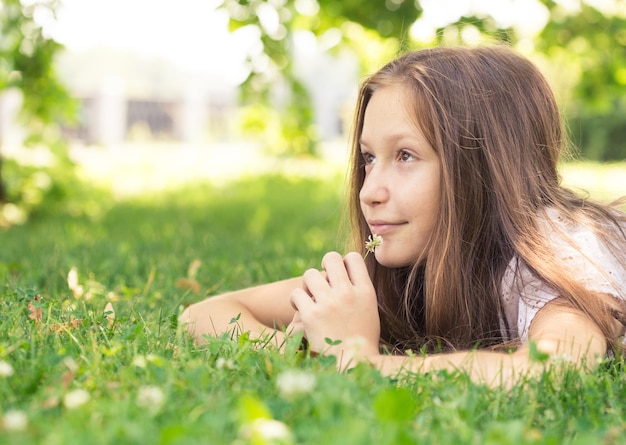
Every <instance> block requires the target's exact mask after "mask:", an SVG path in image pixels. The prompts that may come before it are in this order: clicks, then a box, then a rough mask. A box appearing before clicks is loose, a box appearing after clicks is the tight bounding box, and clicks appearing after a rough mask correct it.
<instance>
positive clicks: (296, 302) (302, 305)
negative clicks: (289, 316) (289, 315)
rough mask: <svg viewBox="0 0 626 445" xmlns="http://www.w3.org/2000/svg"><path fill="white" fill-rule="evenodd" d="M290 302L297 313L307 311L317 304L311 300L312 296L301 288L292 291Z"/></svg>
mask: <svg viewBox="0 0 626 445" xmlns="http://www.w3.org/2000/svg"><path fill="white" fill-rule="evenodd" d="M290 301H291V306H292V307H293V308H294V309H295V310H296V311H302V310H307V309H309V308H310V307H311V306H312V305H314V304H315V302H314V301H313V300H312V299H311V296H310V295H309V294H308V293H307V292H305V291H304V289H302V288H300V287H298V288H296V289H294V290H293V291H291V296H290ZM296 313H298V312H296Z"/></svg>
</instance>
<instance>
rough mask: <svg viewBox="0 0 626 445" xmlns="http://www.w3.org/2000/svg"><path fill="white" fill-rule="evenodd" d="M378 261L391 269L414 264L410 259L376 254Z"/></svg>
mask: <svg viewBox="0 0 626 445" xmlns="http://www.w3.org/2000/svg"><path fill="white" fill-rule="evenodd" d="M376 261H378V264H380V265H381V266H384V267H388V268H390V269H398V268H400V267H406V266H409V265H411V264H413V262H412V261H410V260H404V259H401V258H393V257H390V256H388V255H382V254H381V255H376Z"/></svg>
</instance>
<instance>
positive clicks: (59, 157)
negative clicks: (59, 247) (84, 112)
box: [0, 0, 75, 227]
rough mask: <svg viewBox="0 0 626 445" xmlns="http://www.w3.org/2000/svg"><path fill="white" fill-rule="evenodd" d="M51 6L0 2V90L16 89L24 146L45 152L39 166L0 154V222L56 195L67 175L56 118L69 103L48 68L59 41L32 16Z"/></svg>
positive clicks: (49, 2) (46, 13)
mask: <svg viewBox="0 0 626 445" xmlns="http://www.w3.org/2000/svg"><path fill="white" fill-rule="evenodd" d="M57 7H58V1H56V0H45V1H29V2H22V1H20V0H3V2H2V4H1V5H0V94H2V93H5V92H7V91H9V90H18V91H19V92H20V93H21V97H22V103H21V109H20V112H19V116H18V119H19V121H20V122H21V123H22V124H23V127H24V129H25V130H26V132H27V133H26V138H25V140H24V146H25V147H30V148H32V149H37V150H39V151H42V152H44V153H47V154H46V155H45V156H46V157H47V159H48V162H46V163H45V165H41V164H37V163H35V164H33V165H21V164H19V163H17V162H16V161H14V160H6V159H3V158H1V157H0V227H2V226H6V225H11V224H15V223H20V222H23V221H24V220H25V219H26V218H27V216H28V214H29V213H30V212H31V211H32V210H33V209H34V208H35V207H36V206H37V205H39V204H40V203H41V202H43V201H44V198H46V197H48V198H53V197H55V198H61V199H62V197H63V196H65V195H66V192H67V190H65V191H63V189H64V186H63V185H62V184H63V183H64V182H67V181H68V180H70V178H71V177H72V171H73V169H72V163H71V162H70V160H69V158H68V157H67V148H66V146H65V144H64V143H63V141H62V138H61V134H60V132H59V129H58V123H59V122H60V121H63V120H70V119H71V118H72V117H73V116H74V111H75V104H74V102H73V101H72V100H71V99H70V96H69V94H68V93H67V91H66V89H65V88H64V86H63V85H62V84H61V83H60V81H59V79H58V77H57V75H56V73H55V70H54V58H55V56H56V54H57V53H58V52H59V51H60V50H61V49H62V46H61V45H60V44H59V43H57V42H55V41H54V40H53V39H51V38H50V37H48V36H47V35H46V34H45V32H44V30H43V29H42V26H41V24H40V23H39V20H38V19H37V17H40V18H41V17H50V16H52V17H54V11H55V8H57ZM2 137H3V135H2V134H0V147H1V146H2ZM5 167H8V171H7V170H6V168H5Z"/></svg>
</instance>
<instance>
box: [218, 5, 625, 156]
mask: <svg viewBox="0 0 626 445" xmlns="http://www.w3.org/2000/svg"><path fill="white" fill-rule="evenodd" d="M539 1H540V2H541V4H542V5H543V6H544V7H545V8H546V9H547V12H548V14H549V21H548V23H547V24H546V26H545V28H544V29H543V30H541V31H540V32H539V34H538V35H536V36H534V38H533V42H532V46H533V47H534V51H531V52H534V54H529V55H530V56H533V55H534V56H536V57H539V56H540V55H542V54H543V55H545V57H546V58H547V59H548V60H547V63H548V64H549V65H551V70H553V71H554V72H555V73H556V74H555V76H554V77H557V80H558V81H560V80H561V79H560V77H564V78H565V79H566V80H568V79H570V78H572V76H574V79H573V81H572V82H571V83H568V82H567V81H566V82H563V85H566V86H567V87H570V91H569V92H568V93H567V97H566V99H567V114H568V122H569V126H570V128H571V130H572V136H573V139H574V142H575V143H576V144H577V145H579V146H580V147H581V149H582V155H583V156H584V157H586V158H589V159H594V160H616V159H624V158H626V146H625V145H624V143H623V142H622V141H624V140H625V139H624V137H623V136H624V135H625V134H624V133H626V130H624V128H626V125H625V124H626V118H625V117H623V116H626V113H625V111H626V104H625V102H626V99H625V98H626V94H624V93H626V91H625V88H626V48H625V45H626V26H625V25H626V23H625V22H626V2H625V1H624V0H613V1H612V2H604V3H605V4H609V5H613V7H614V8H613V11H606V10H603V11H601V10H599V9H597V7H594V6H592V5H591V4H587V3H585V2H584V1H580V2H572V3H571V4H570V9H565V8H564V6H562V3H563V2H557V1H554V0H539ZM220 8H222V9H224V10H226V11H227V12H228V14H229V17H230V28H231V30H232V31H237V30H241V29H243V28H246V29H247V30H248V31H250V29H253V30H254V32H256V33H257V34H258V35H259V42H260V45H259V47H258V48H257V49H256V50H255V51H253V52H251V53H250V54H249V57H248V64H249V76H248V78H247V80H246V81H245V83H244V85H243V88H242V92H243V98H244V100H245V101H246V103H251V104H254V106H253V108H252V109H251V110H249V111H251V112H252V114H253V115H255V116H257V117H259V116H260V117H262V118H263V119H261V120H258V119H257V120H254V119H253V121H254V123H255V124H254V125H253V126H249V125H248V128H255V129H256V130H257V132H256V134H259V133H264V134H265V136H266V137H268V136H267V135H268V134H273V135H274V136H273V137H268V139H269V140H270V141H271V142H269V144H270V145H271V146H272V147H273V152H281V153H303V152H308V153H314V152H315V146H316V140H315V137H314V136H315V128H314V123H313V122H314V116H313V115H312V113H311V112H310V110H309V109H310V108H311V105H310V104H311V100H310V97H309V96H308V93H307V91H306V89H305V88H303V87H302V84H301V82H300V81H299V80H298V79H297V76H296V75H295V74H294V68H293V64H292V58H293V57H292V56H294V35H295V34H296V33H297V32H299V31H307V32H311V33H313V34H314V35H315V36H316V38H317V40H318V42H323V41H328V40H333V39H334V44H331V45H329V48H328V51H329V52H331V53H333V52H334V53H335V54H338V53H339V51H338V49H339V48H342V49H345V48H348V49H349V50H351V51H352V52H353V53H355V54H356V55H357V56H358V57H359V60H360V64H361V67H360V68H361V70H362V71H363V72H371V71H374V70H375V69H377V68H378V67H379V66H380V62H381V61H385V60H389V59H391V58H392V57H393V56H394V55H396V54H397V53H399V52H402V51H404V50H407V49H414V48H416V47H419V46H433V45H441V44H444V45H445V44H455V43H470V44H471V43H476V42H475V41H468V38H467V36H474V37H475V36H476V35H478V39H477V40H478V41H504V42H508V43H510V44H512V45H514V46H517V45H527V43H528V42H522V40H523V38H522V37H521V36H520V35H519V34H518V33H517V32H516V30H515V29H514V28H513V27H511V26H503V25H501V24H499V23H498V22H497V21H496V20H495V17H494V16H493V15H491V14H489V13H485V14H475V15H472V16H466V17H459V18H458V19H457V20H455V21H453V22H451V23H448V24H446V25H444V26H442V27H440V28H439V29H437V30H436V33H435V36H434V39H433V41H432V42H416V41H414V40H412V39H411V36H410V29H411V26H412V25H413V24H414V23H415V22H416V20H418V19H419V18H420V17H421V15H422V12H423V10H422V8H421V6H420V2H419V0H415V1H408V0H386V1H384V2H382V1H381V2H362V1H357V0H348V1H342V2H337V1H331V0H223V1H222V3H221V5H220ZM468 31H469V32H468ZM474 40H476V39H474ZM526 48H527V46H526ZM525 52H526V53H527V52H528V51H525ZM559 71H560V72H559ZM277 85H282V90H283V92H282V94H281V90H280V88H277ZM285 89H286V90H288V91H290V93H289V94H287V95H286V96H287V97H286V98H285V97H284V96H285V94H284V90H285ZM261 110H264V111H261ZM260 111H261V112H260ZM294 113H295V114H294ZM276 116H281V117H286V119H285V120H282V119H278V120H277V117H276ZM250 117H251V116H250V114H246V118H247V119H246V124H250V120H249V118H250ZM277 135H279V136H277ZM302 141H309V143H308V144H304V145H303V144H302ZM276 147H278V148H276Z"/></svg>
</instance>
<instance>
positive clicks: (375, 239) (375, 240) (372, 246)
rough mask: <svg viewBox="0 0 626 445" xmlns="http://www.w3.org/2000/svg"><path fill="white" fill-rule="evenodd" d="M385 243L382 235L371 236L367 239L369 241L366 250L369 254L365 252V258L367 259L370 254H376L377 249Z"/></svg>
mask: <svg viewBox="0 0 626 445" xmlns="http://www.w3.org/2000/svg"><path fill="white" fill-rule="evenodd" d="M382 243H383V237H382V236H380V235H376V234H373V235H370V236H369V237H368V238H367V241H365V248H366V249H367V252H365V257H367V255H368V254H369V253H370V252H374V250H376V248H377V247H378V246H380V245H381V244H382Z"/></svg>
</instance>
